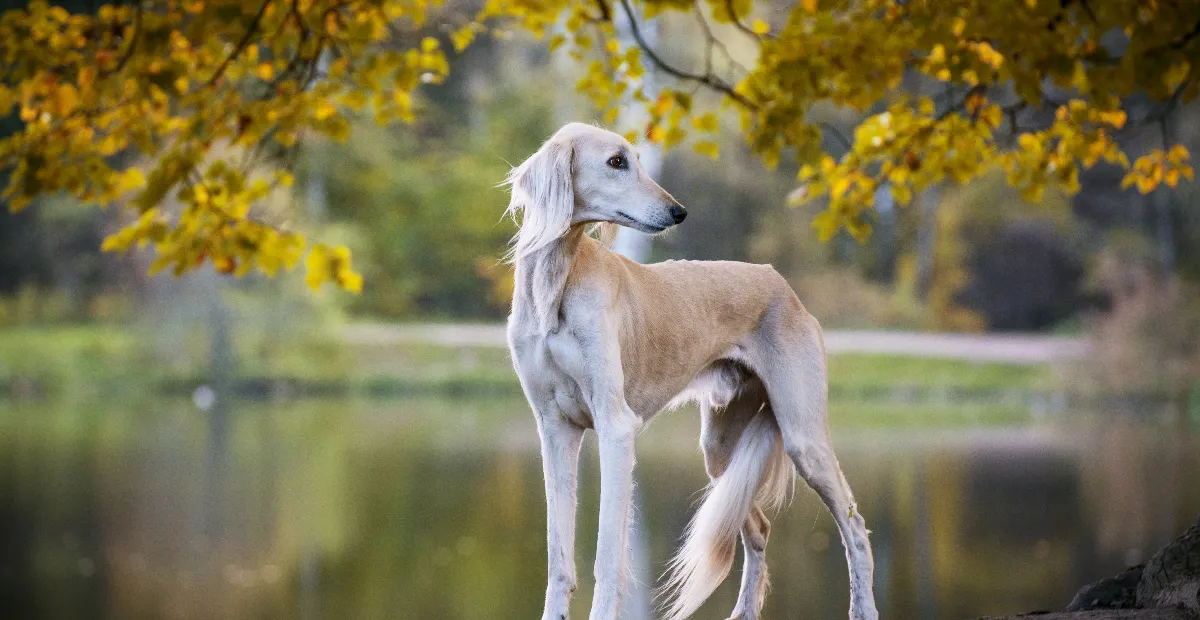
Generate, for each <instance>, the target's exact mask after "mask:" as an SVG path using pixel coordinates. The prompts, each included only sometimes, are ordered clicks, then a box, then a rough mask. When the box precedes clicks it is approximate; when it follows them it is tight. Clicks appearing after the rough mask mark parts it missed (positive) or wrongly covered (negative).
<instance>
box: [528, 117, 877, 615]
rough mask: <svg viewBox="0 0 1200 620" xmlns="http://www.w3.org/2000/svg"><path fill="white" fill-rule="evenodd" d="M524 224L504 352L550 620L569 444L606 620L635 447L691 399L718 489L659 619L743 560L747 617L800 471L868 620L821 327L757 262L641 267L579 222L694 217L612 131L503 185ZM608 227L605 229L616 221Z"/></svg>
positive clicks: (557, 604) (871, 605)
mask: <svg viewBox="0 0 1200 620" xmlns="http://www.w3.org/2000/svg"><path fill="white" fill-rule="evenodd" d="M506 183H507V184H509V185H511V188H512V200H511V202H510V203H509V206H508V211H509V213H510V214H511V215H512V216H513V217H514V219H515V218H516V217H517V215H518V214H520V215H521V221H520V229H519V231H518V232H517V234H516V236H515V237H514V239H513V245H512V249H511V253H510V256H509V258H510V260H511V261H512V262H513V264H514V266H515V272H516V285H515V292H514V293H513V305H512V315H511V316H510V317H509V321H508V342H509V347H510V349H511V351H512V356H513V362H514V365H515V367H516V370H517V374H518V375H519V376H520V380H521V387H522V389H523V390H524V392H525V396H526V397H527V398H528V399H529V404H530V405H531V406H532V408H533V411H534V416H535V417H536V419H537V427H538V433H539V435H540V437H541V449H542V466H543V468H544V473H545V479H546V507H547V511H546V512H547V515H546V521H547V524H546V525H547V528H548V536H547V546H548V555H549V567H548V572H549V585H548V586H547V587H546V606H545V612H544V614H543V616H542V618H543V620H564V619H565V618H566V617H567V608H568V602H569V598H570V595H571V592H572V591H574V589H575V585H576V579H575V549H574V547H575V505H576V489H577V486H578V485H577V471H578V462H579V450H580V441H581V439H582V437H583V432H584V429H588V428H591V429H594V430H595V431H596V435H597V438H598V441H599V450H600V532H599V537H598V541H597V551H596V565H595V576H596V587H595V594H594V597H593V599H592V607H591V616H590V618H591V620H616V619H617V617H618V614H619V613H620V598H621V592H622V588H623V586H624V583H625V580H626V575H627V564H628V555H629V554H628V547H629V527H630V517H631V504H632V497H633V462H634V445H633V444H634V437H635V436H636V434H637V432H638V429H640V428H641V427H642V425H643V424H645V423H646V422H647V421H649V420H650V418H651V417H653V416H654V415H655V413H657V412H658V411H660V410H662V409H664V408H668V407H670V406H672V405H674V404H678V403H680V402H682V401H687V400H696V401H698V402H699V405H700V415H701V429H700V447H701V449H702V451H703V453H704V465H705V468H706V469H707V471H708V475H709V478H710V480H711V484H710V485H709V487H708V491H707V495H706V496H705V499H704V501H703V504H702V505H701V506H700V508H699V510H698V511H697V513H696V515H695V517H694V518H693V520H692V522H691V524H690V526H689V528H688V532H687V536H686V539H685V541H684V543H683V546H682V548H681V549H680V550H679V552H678V554H677V555H676V556H675V559H674V560H673V561H672V563H671V566H670V571H671V573H670V576H669V578H668V581H667V585H666V588H667V590H668V591H669V592H670V594H671V596H670V598H669V603H668V605H669V606H668V609H667V617H668V618H669V619H670V620H681V619H682V618H685V617H687V616H689V615H691V614H692V613H693V612H694V611H696V609H697V608H698V607H699V606H700V604H701V603H703V602H704V600H705V599H706V598H708V596H709V595H710V594H711V593H712V592H713V590H714V589H715V588H716V587H717V586H718V585H719V584H720V583H721V582H722V581H723V580H724V579H725V577H726V576H727V575H728V574H729V569H730V566H731V565H732V564H733V559H734V553H735V546H736V542H737V537H738V534H739V533H740V534H741V540H742V547H743V549H744V551H745V554H744V555H745V564H744V566H743V569H742V583H741V591H740V593H739V594H738V599H737V604H736V607H735V608H734V610H733V614H732V617H733V618H742V619H747V620H748V619H752V618H757V617H758V615H759V611H760V609H761V607H762V602H763V597H764V595H765V594H766V589H767V568H766V564H765V559H764V553H765V551H766V545H767V536H768V534H769V532H770V529H771V524H770V522H769V521H768V520H767V517H766V516H765V515H764V513H763V509H764V508H770V507H772V506H777V505H778V504H780V503H781V502H782V501H784V499H785V498H786V496H787V495H788V493H789V491H790V489H791V487H792V481H793V480H794V475H795V473H796V472H797V471H798V472H799V474H800V475H801V476H802V477H803V478H804V480H805V481H806V482H807V483H808V484H809V486H811V487H812V488H813V489H815V490H816V492H817V493H818V495H820V497H821V500H822V501H823V502H824V503H825V505H826V506H827V507H828V508H829V511H830V513H832V514H833V518H834V521H836V522H837V528H838V531H839V533H840V534H841V538H842V544H843V546H844V547H845V550H846V561H847V563H848V564H849V569H850V617H851V618H852V619H854V620H875V619H876V618H877V617H878V613H877V612H876V610H875V600H874V596H873V594H872V590H871V579H872V572H873V570H874V568H873V561H872V558H871V547H870V543H869V542H868V540H867V529H866V524H865V523H864V521H863V518H862V515H860V514H859V512H858V509H857V507H856V506H855V503H854V498H853V496H852V495H851V493H850V487H849V485H847V483H846V479H845V477H844V476H843V475H842V471H841V469H840V468H839V466H838V462H837V458H836V457H835V456H834V453H833V448H832V447H831V445H830V440H829V430H828V426H827V423H826V413H825V408H826V401H827V396H826V392H827V387H826V380H825V349H824V344H823V343H822V340H821V327H820V325H818V323H817V320H816V319H814V318H813V317H812V315H810V314H809V313H808V312H807V311H806V310H805V309H804V306H803V305H801V304H800V300H799V299H797V298H796V294H795V293H794V292H792V289H791V288H790V287H789V286H788V284H787V282H786V281H785V280H784V279H783V277H782V276H780V275H779V274H778V273H777V272H776V271H775V270H774V269H773V268H771V267H770V266H768V265H751V264H747V263H738V262H725V261H721V262H697V261H668V262H664V263H659V264H654V265H640V264H638V263H635V262H633V261H630V260H628V259H626V258H624V257H622V256H620V255H618V254H616V253H614V252H612V251H610V250H609V249H607V247H606V246H605V244H603V243H601V242H600V241H597V240H596V239H594V238H592V237H591V236H589V235H588V234H587V230H585V229H586V228H587V227H588V225H589V224H592V223H600V224H602V225H604V226H606V227H608V225H611V224H616V225H621V226H628V227H630V228H633V229H636V230H640V231H643V232H647V233H658V232H662V231H664V230H666V229H668V228H670V227H672V226H674V225H676V224H678V223H680V222H681V221H683V218H684V216H685V215H687V211H685V210H684V208H683V207H682V206H681V205H680V204H679V203H678V202H677V201H676V200H675V199H674V198H672V197H671V195H670V194H668V193H667V192H666V190H664V189H663V188H662V187H660V186H659V185H658V184H657V183H655V182H654V180H653V179H651V178H650V177H649V175H647V174H646V172H645V170H643V169H642V167H641V165H640V164H639V163H638V157H637V154H636V153H635V151H634V148H633V146H632V145H630V143H629V142H628V141H626V140H625V139H624V138H622V137H621V136H619V135H617V134H615V133H612V132H609V131H605V130H603V129H599V128H597V127H593V126H591V125H585V124H581V123H571V124H568V125H566V126H564V127H563V128H562V129H560V130H559V131H558V132H557V133H555V134H554V136H553V137H551V138H550V139H549V140H548V141H546V143H545V144H543V145H542V146H541V148H539V149H538V151H537V152H536V153H534V154H533V155H532V156H531V157H530V158H529V159H528V160H526V161H525V162H524V163H522V164H521V165H519V166H517V167H516V168H514V169H513V170H512V171H511V172H510V173H509V176H508V179H507V181H506ZM612 229H613V230H615V227H612Z"/></svg>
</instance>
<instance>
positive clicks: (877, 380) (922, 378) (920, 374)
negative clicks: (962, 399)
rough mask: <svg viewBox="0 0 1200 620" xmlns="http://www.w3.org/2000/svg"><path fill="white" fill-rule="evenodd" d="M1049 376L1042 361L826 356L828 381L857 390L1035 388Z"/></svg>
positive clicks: (835, 386)
mask: <svg viewBox="0 0 1200 620" xmlns="http://www.w3.org/2000/svg"><path fill="white" fill-rule="evenodd" d="M1050 378H1051V373H1050V372H1049V368H1048V367H1047V366H1045V365H1026V364H1008V363H999V362H971V361H967V360H957V359H937V358H923V357H904V356H898V355H864V354H861V353H851V354H844V355H831V356H830V357H829V385H830V389H834V390H837V389H841V390H846V391H856V390H861V389H867V388H874V387H878V386H901V387H909V388H914V389H930V388H956V389H960V390H1036V389H1041V388H1045V387H1047V385H1048V383H1049V381H1050Z"/></svg>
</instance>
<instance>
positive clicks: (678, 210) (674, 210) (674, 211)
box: [671, 205, 687, 224]
mask: <svg viewBox="0 0 1200 620" xmlns="http://www.w3.org/2000/svg"><path fill="white" fill-rule="evenodd" d="M671 217H672V218H675V223H676V224H678V223H680V222H682V221H683V218H685V217H687V209H684V208H683V207H682V206H680V205H671Z"/></svg>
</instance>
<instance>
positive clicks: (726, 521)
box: [662, 409, 795, 620]
mask: <svg viewBox="0 0 1200 620" xmlns="http://www.w3.org/2000/svg"><path fill="white" fill-rule="evenodd" d="M782 444H783V441H782V439H781V438H780V435H779V426H778V425H777V424H776V422H775V418H774V417H773V415H772V414H771V412H770V410H769V409H763V410H762V411H759V412H758V413H757V414H755V416H754V418H752V419H751V420H750V423H749V424H748V425H746V429H745V430H744V431H742V436H741V438H740V439H738V444H737V447H736V448H734V451H733V455H732V457H731V458H730V460H729V466H728V467H727V468H726V469H725V471H724V472H723V473H722V474H721V475H720V476H719V477H718V478H717V479H716V480H714V481H713V482H712V484H710V485H709V488H708V491H707V493H706V495H705V497H704V503H703V504H701V505H700V509H699V510H698V511H696V516H694V517H693V518H692V522H691V524H689V525H688V529H687V535H686V537H685V540H684V543H683V546H681V547H680V548H679V552H678V553H676V554H675V557H674V558H673V559H672V560H671V562H670V564H669V565H668V570H669V572H670V575H669V577H668V578H667V582H666V584H665V585H663V588H662V589H663V592H664V593H666V594H667V601H666V603H665V606H666V607H667V613H666V617H665V620H683V619H684V618H687V617H688V616H690V615H692V613H694V612H695V611H696V610H697V609H698V608H699V607H700V605H701V604H702V603H704V601H705V600H706V599H707V598H708V597H709V595H711V594H712V593H713V590H716V589H717V586H719V585H721V582H722V581H724V580H725V577H726V576H727V575H729V569H730V567H731V566H732V565H733V557H734V553H735V551H736V547H737V537H738V533H739V532H740V531H741V529H742V524H743V523H744V522H745V521H746V517H747V515H749V514H750V509H751V507H752V506H753V505H754V504H755V502H759V503H761V504H763V505H765V506H772V507H777V506H779V505H781V504H782V503H783V502H785V501H786V499H787V497H788V495H789V491H790V489H791V488H792V486H793V481H794V479H795V466H794V465H793V464H792V462H791V460H789V459H788V457H787V454H786V453H785V452H784V450H783V447H782Z"/></svg>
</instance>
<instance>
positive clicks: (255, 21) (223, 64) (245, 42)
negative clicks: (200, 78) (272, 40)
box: [207, 0, 272, 86]
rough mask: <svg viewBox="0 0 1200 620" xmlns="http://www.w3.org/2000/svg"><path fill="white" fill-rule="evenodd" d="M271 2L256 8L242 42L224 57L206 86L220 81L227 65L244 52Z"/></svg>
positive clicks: (269, 0) (268, 0)
mask: <svg viewBox="0 0 1200 620" xmlns="http://www.w3.org/2000/svg"><path fill="white" fill-rule="evenodd" d="M271 1H272V0H264V2H263V3H262V5H261V6H259V7H258V13H255V14H254V19H253V20H251V21H250V26H249V27H248V28H246V34H244V35H242V40H241V41H238V44H237V46H236V47H234V48H233V51H232V52H230V53H229V55H228V56H226V57H225V60H223V61H221V66H219V67H217V70H216V71H215V72H214V73H213V75H212V77H211V78H209V79H208V84H207V85H208V86H212V85H213V84H216V83H217V80H219V79H221V76H222V75H223V74H224V73H225V69H226V68H228V67H229V63H231V62H233V59H234V58H237V57H238V56H240V55H241V54H242V52H243V51H245V49H246V46H247V45H248V44H249V43H250V39H252V38H253V37H254V33H256V32H258V25H259V23H260V22H261V21H262V18H263V14H264V13H266V12H267V7H268V6H270V5H271Z"/></svg>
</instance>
